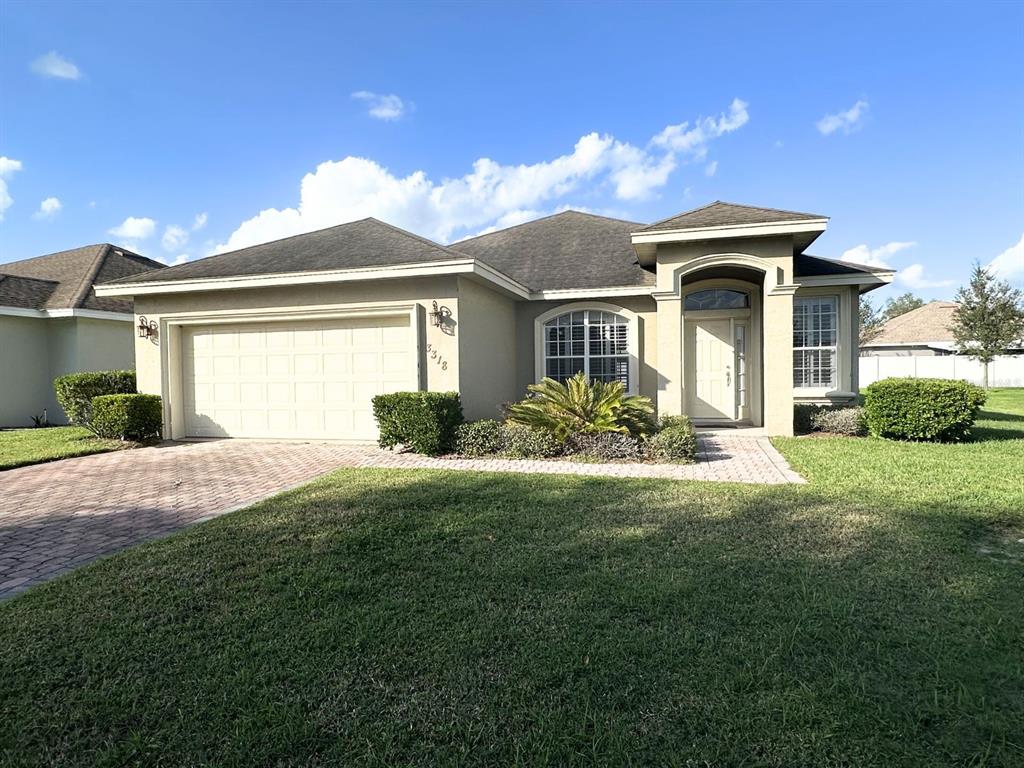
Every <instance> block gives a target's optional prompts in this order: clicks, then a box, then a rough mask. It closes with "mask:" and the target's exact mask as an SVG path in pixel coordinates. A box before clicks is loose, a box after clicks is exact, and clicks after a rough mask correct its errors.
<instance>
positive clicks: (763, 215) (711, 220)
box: [637, 200, 828, 232]
mask: <svg viewBox="0 0 1024 768" xmlns="http://www.w3.org/2000/svg"><path fill="white" fill-rule="evenodd" d="M825 218H828V217H827V216H822V215H820V214H817V213H801V212H799V211H783V210H780V209H778V208H758V207H755V206H752V205H738V204H736V203H725V202H722V201H721V200H716V201H715V202H713V203H709V204H708V205H704V206H701V207H700V208H694V209H693V210H692V211H686V212H685V213H680V214H678V215H677V216H671V217H670V218H667V219H662V220H661V221H656V222H654V223H653V224H649V225H647V226H646V227H642V228H641V229H639V230H637V231H639V232H657V231H660V230H671V229H698V228H702V227H728V226H733V225H739V224H768V223H773V222H778V221H803V220H805V219H825Z"/></svg>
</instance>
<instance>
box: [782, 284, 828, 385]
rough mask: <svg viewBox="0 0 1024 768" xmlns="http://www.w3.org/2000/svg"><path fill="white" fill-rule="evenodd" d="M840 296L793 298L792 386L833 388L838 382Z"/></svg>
mask: <svg viewBox="0 0 1024 768" xmlns="http://www.w3.org/2000/svg"><path fill="white" fill-rule="evenodd" d="M838 307H839V297H838V296H813V297H807V298H797V299H795V300H794V302H793V386H794V387H797V388H798V389H823V388H824V389H832V388H834V387H835V384H836V337H837V336H838V327H839V311H838Z"/></svg>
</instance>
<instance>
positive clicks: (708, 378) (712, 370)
mask: <svg viewBox="0 0 1024 768" xmlns="http://www.w3.org/2000/svg"><path fill="white" fill-rule="evenodd" d="M686 327H687V334H686V336H687V339H686V340H687V345H686V359H685V365H686V372H687V376H686V379H687V387H686V389H687V392H688V395H687V399H688V401H689V403H688V405H689V408H688V410H687V412H688V413H689V415H690V416H692V417H693V418H697V419H728V420H730V421H731V420H733V419H735V418H736V399H735V391H736V389H735V386H734V384H733V376H734V374H735V371H734V370H733V367H734V365H735V354H734V351H733V342H732V338H733V330H732V321H731V320H729V319H723V320H694V321H689V322H687V323H686Z"/></svg>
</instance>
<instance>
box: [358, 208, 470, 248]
mask: <svg viewBox="0 0 1024 768" xmlns="http://www.w3.org/2000/svg"><path fill="white" fill-rule="evenodd" d="M360 221H375V222H377V223H378V224H381V225H383V226H385V227H387V228H388V229H392V230H394V231H395V232H398V233H400V234H403V235H405V236H406V237H411V238H412V239H414V240H419V241H420V242H421V243H426V244H427V245H430V246H433V247H434V248H437V249H439V250H442V251H444V252H445V253H450V254H452V255H453V256H462V257H465V256H466V255H467V254H465V253H459V252H458V251H456V250H454V249H452V248H449V247H448V246H447V245H442V244H441V243H437V242H434V241H433V240H431V239H430V238H429V237H424V236H423V235H417V234H416V233H415V232H410V231H409V230H407V229H402V228H401V227H396V226H395V225H394V224H389V223H388V222H386V221H381V220H380V219H378V218H377V217H376V216H367V217H366V218H365V219H360ZM350 223H352V222H350Z"/></svg>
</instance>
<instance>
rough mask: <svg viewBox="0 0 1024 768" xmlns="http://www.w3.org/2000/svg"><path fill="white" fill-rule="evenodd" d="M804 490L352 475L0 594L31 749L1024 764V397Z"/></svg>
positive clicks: (14, 708) (14, 696)
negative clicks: (942, 437)
mask: <svg viewBox="0 0 1024 768" xmlns="http://www.w3.org/2000/svg"><path fill="white" fill-rule="evenodd" d="M982 419H983V420H982V421H980V422H979V427H980V429H979V430H978V435H979V437H980V438H983V439H982V440H980V441H979V442H976V443H972V444H964V445H945V446H943V445H914V444H901V443H891V442H884V441H876V440H868V439H856V438H791V439H785V440H779V441H777V445H778V446H779V448H780V450H782V451H783V452H784V453H785V455H786V456H787V458H788V459H789V460H790V461H791V462H792V463H793V464H794V466H795V467H796V468H797V469H798V470H799V471H801V472H803V473H804V474H805V475H806V476H807V477H808V479H809V480H810V483H809V485H807V486H795V485H789V486H779V487H747V486H740V485H720V484H700V483H680V482H671V481H651V480H643V481H635V480H606V479H593V478H582V477H569V476H558V477H550V476H528V475H498V474H484V473H480V474H472V473H463V472H440V471H436V472H435V471H383V470H345V471H341V472H338V473H336V474H334V475H331V476H329V477H328V478H325V479H323V480H321V481H318V482H316V483H314V484H311V485H308V486H306V487H304V488H300V489H298V490H296V491H292V492H289V493H287V494H284V495H281V496H279V497H276V498H274V499H271V500H269V501H267V502H264V503H262V504H259V505H257V506H255V507H252V508H250V509H248V510H245V511H242V512H239V513H235V514H232V515H228V516H226V517H223V518H220V519H217V520H214V521H212V522H209V523H207V524H205V525H202V526H200V527H197V528H193V529H190V530H188V531H186V532H184V533H182V534H180V535H177V536H174V537H171V538H169V539H166V540H163V541H159V542H155V543H151V544H147V545H144V546H141V547H138V548H136V549H134V550H130V551H128V552H126V553H124V554H122V555H119V556H116V557H113V558H110V559H108V560H105V561H101V562H99V563H97V564H95V565H93V566H91V567H88V568H85V569H83V570H81V571H79V572H77V573H75V574H73V575H71V576H70V577H69V578H64V579H60V580H57V581H55V582H51V583H49V584H44V585H43V586H41V587H38V588H35V589H33V590H32V591H30V592H28V593H27V594H25V595H23V596H21V597H17V598H15V599H13V600H11V601H9V602H7V603H4V604H0V756H2V757H0V762H4V763H6V764H10V765H62V766H73V765H83V766H84V765H90V766H91V765H125V764H139V765H158V764H160V765H162V764H166V765H185V764H190V765H191V764H216V765H239V766H242V765H246V766H247V765H328V764H341V763H344V764H357V765H396V764H401V765H437V764H441V765H456V764H460V765H461V764H494V765H509V764H513V765H530V766H535V765H570V764H580V765H596V764H615V765H623V764H636V765H652V764H653V765H713V766H716V765H730V766H731V765H739V764H743V765H771V766H799V765H805V766H824V765H851V766H901V765H907V766H909V765H915V766H916V765H929V766H940V765H1006V766H1010V765H1020V764H1021V762H1022V761H1024V738H1022V737H1021V734H1022V733H1024V601H1022V599H1021V595H1022V594H1024V543H1021V540H1022V539H1024V486H1022V473H1024V439H1022V438H1024V391H1022V390H1016V391H1004V392H997V393H994V395H993V397H992V398H991V400H990V403H989V408H988V410H987V411H986V412H985V413H984V414H983V417H982Z"/></svg>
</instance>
